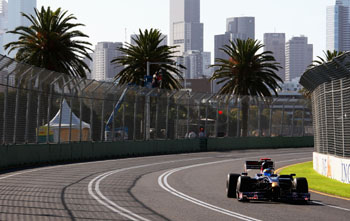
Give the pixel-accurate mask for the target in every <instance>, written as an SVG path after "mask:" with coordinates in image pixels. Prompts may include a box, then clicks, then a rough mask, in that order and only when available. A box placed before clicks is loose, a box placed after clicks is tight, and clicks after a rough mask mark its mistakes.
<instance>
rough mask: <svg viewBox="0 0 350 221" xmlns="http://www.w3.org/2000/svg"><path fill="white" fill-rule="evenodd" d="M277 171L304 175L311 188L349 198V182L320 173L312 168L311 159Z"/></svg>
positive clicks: (299, 175) (298, 175)
mask: <svg viewBox="0 0 350 221" xmlns="http://www.w3.org/2000/svg"><path fill="white" fill-rule="evenodd" d="M279 173H280V174H291V173H295V174H296V176H297V177H305V178H306V179H307V181H308V183H309V188H310V189H312V190H316V191H319V192H323V193H327V194H331V195H335V196H340V197H345V198H349V199H350V184H345V183H342V182H340V181H337V180H333V179H330V178H327V177H325V176H322V175H320V174H319V173H317V172H316V171H315V170H314V169H313V164H312V161H311V162H306V163H301V164H296V165H292V166H289V167H286V168H284V169H282V170H281V171H280V172H279Z"/></svg>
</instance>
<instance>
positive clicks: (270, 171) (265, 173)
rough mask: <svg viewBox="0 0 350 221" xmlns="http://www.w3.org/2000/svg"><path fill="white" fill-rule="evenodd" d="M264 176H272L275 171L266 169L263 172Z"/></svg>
mask: <svg viewBox="0 0 350 221" xmlns="http://www.w3.org/2000/svg"><path fill="white" fill-rule="evenodd" d="M263 174H264V176H271V174H273V170H272V169H271V168H266V169H264V170H263Z"/></svg>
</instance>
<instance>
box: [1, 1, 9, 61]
mask: <svg viewBox="0 0 350 221" xmlns="http://www.w3.org/2000/svg"><path fill="white" fill-rule="evenodd" d="M7 23H8V4H7V1H5V0H0V54H4V47H3V45H4V37H5V33H6V31H7Z"/></svg>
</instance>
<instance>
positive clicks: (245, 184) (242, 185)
mask: <svg viewBox="0 0 350 221" xmlns="http://www.w3.org/2000/svg"><path fill="white" fill-rule="evenodd" d="M250 189H251V188H250V177H249V176H240V177H238V180H237V188H236V197H237V200H238V201H240V202H246V201H249V200H248V199H245V198H243V197H239V194H240V193H241V192H250Z"/></svg>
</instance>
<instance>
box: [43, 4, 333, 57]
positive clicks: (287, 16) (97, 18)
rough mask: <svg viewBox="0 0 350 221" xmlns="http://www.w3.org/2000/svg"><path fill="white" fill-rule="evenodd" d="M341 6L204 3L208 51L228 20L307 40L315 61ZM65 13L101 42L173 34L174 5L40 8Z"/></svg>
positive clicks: (260, 36) (258, 30) (257, 30)
mask: <svg viewBox="0 0 350 221" xmlns="http://www.w3.org/2000/svg"><path fill="white" fill-rule="evenodd" d="M335 1H336V0H201V22H202V23H204V50H205V51H210V52H212V57H213V53H214V35H217V34H223V33H224V32H225V29H226V18H229V17H239V16H253V17H255V37H256V38H257V39H259V40H261V42H263V35H264V33H271V32H283V33H286V40H289V39H291V38H292V37H293V36H300V35H304V36H307V37H308V42H309V43H311V44H313V45H314V57H316V56H322V55H323V52H322V51H323V50H326V8H327V6H329V5H334V4H335ZM42 6H45V7H47V6H50V7H51V8H52V9H56V8H58V7H61V8H62V9H64V10H67V11H68V13H69V14H73V15H74V16H75V17H77V22H79V23H83V24H85V27H82V28H80V30H81V31H83V32H84V33H85V34H87V35H88V36H89V39H88V40H87V41H89V42H90V43H91V44H93V45H96V43H97V42H102V41H112V42H125V41H127V42H128V41H129V39H130V35H131V34H134V33H138V30H139V29H142V30H144V29H149V28H156V29H159V30H160V31H161V32H162V33H163V34H167V35H168V34H169V11H170V9H169V0H98V1H97V0H37V7H38V8H41V7H42Z"/></svg>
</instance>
